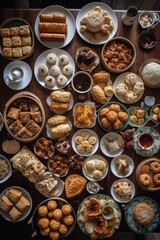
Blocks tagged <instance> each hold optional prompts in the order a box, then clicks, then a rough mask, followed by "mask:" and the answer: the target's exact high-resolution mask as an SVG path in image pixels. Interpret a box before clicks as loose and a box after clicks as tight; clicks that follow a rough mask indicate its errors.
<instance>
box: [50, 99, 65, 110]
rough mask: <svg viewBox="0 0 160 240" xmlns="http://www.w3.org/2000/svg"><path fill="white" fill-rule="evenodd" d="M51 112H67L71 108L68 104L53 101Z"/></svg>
mask: <svg viewBox="0 0 160 240" xmlns="http://www.w3.org/2000/svg"><path fill="white" fill-rule="evenodd" d="M50 108H51V110H53V111H54V110H57V111H67V110H68V108H69V103H68V102H59V101H52V102H51V105H50Z"/></svg>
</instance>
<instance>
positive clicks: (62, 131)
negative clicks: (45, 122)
mask: <svg viewBox="0 0 160 240" xmlns="http://www.w3.org/2000/svg"><path fill="white" fill-rule="evenodd" d="M70 131H71V126H70V125H69V124H68V123H62V124H59V125H57V126H55V127H52V128H51V129H50V133H51V136H53V137H54V138H61V137H64V136H66V135H67V134H68V133H69V132H70Z"/></svg>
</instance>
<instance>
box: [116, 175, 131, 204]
mask: <svg viewBox="0 0 160 240" xmlns="http://www.w3.org/2000/svg"><path fill="white" fill-rule="evenodd" d="M118 182H127V183H128V184H130V185H131V190H132V195H131V197H130V198H121V197H120V196H119V195H118V194H117V193H115V191H114V185H115V184H117V183H118ZM111 195H112V197H113V198H114V200H115V201H116V202H119V203H128V202H130V201H131V200H132V199H133V198H134V195H135V186H134V184H133V182H131V181H130V180H129V179H127V178H123V179H118V180H116V181H115V182H114V183H113V184H112V186H111Z"/></svg>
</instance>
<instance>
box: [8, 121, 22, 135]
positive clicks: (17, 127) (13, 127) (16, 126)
mask: <svg viewBox="0 0 160 240" xmlns="http://www.w3.org/2000/svg"><path fill="white" fill-rule="evenodd" d="M9 128H10V130H11V132H12V133H13V134H17V133H18V132H19V131H20V130H21V129H22V128H23V124H22V123H21V122H20V121H19V120H18V119H17V120H16V121H14V122H13V123H12V124H11V125H10V126H9Z"/></svg>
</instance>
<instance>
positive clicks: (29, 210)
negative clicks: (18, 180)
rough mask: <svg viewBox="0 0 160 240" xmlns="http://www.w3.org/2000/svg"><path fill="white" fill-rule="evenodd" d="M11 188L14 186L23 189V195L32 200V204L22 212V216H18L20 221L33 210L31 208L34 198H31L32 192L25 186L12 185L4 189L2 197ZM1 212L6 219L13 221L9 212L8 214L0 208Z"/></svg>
mask: <svg viewBox="0 0 160 240" xmlns="http://www.w3.org/2000/svg"><path fill="white" fill-rule="evenodd" d="M11 188H14V189H17V190H19V191H21V192H22V195H23V196H24V197H26V198H27V199H28V200H29V202H30V206H29V207H28V208H27V209H26V211H25V212H24V213H23V214H22V216H21V217H20V218H18V220H17V222H20V221H22V220H24V219H25V218H26V217H27V216H28V215H29V213H30V212H31V209H32V198H31V196H30V194H29V193H28V192H27V191H26V190H25V189H24V188H22V187H19V186H10V187H8V188H6V189H4V190H3V192H2V193H1V195H0V199H1V198H2V196H3V195H4V194H5V193H6V192H7V191H8V190H9V189H11ZM0 214H1V215H2V217H3V218H4V219H6V220H8V221H10V222H11V221H12V219H11V218H10V216H9V215H8V214H6V213H5V212H3V211H2V210H1V209H0Z"/></svg>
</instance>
